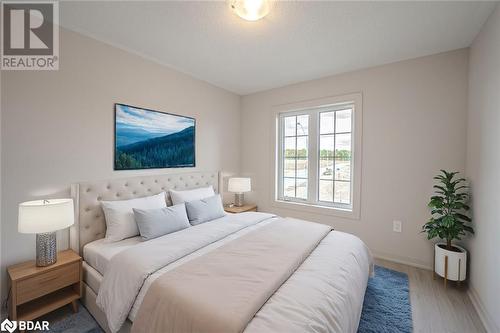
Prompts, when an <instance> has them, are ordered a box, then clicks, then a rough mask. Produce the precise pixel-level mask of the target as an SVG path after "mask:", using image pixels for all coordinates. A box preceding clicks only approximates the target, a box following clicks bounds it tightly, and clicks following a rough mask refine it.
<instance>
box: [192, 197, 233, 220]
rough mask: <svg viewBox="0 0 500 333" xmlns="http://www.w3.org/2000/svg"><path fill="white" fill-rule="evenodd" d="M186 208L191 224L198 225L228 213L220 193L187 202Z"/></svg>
mask: <svg viewBox="0 0 500 333" xmlns="http://www.w3.org/2000/svg"><path fill="white" fill-rule="evenodd" d="M185 204H186V210H187V214H188V217H189V223H191V225H197V224H201V223H204V222H208V221H211V220H214V219H216V218H219V217H223V216H225V215H226V213H225V212H224V208H223V207H222V199H221V197H220V194H216V195H214V196H213V197H209V198H205V199H201V200H194V201H189V202H186V203H185Z"/></svg>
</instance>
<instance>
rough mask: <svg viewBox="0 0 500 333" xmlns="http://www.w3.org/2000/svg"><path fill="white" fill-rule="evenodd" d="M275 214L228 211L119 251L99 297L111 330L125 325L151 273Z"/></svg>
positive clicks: (109, 266) (99, 305)
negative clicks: (214, 218) (230, 213)
mask: <svg viewBox="0 0 500 333" xmlns="http://www.w3.org/2000/svg"><path fill="white" fill-rule="evenodd" d="M273 216H274V215H271V214H266V213H256V212H254V213H247V214H234V215H226V216H224V217H222V218H220V219H218V220H216V221H215V220H214V221H210V222H207V223H202V224H199V225H197V226H193V227H190V228H187V229H183V230H181V231H178V232H174V233H171V234H168V235H165V236H161V237H158V238H155V239H152V240H149V241H147V242H142V243H140V244H137V245H135V246H133V247H132V248H129V249H127V250H124V251H122V252H120V253H118V254H117V255H115V256H114V257H113V258H112V259H111V261H110V262H109V265H108V267H107V269H106V274H104V278H103V280H102V283H101V286H100V288H99V293H98V294H97V299H96V303H97V306H98V307H99V308H100V309H101V310H102V311H104V313H105V314H106V319H107V321H108V326H109V328H110V330H111V332H117V331H118V330H119V329H120V327H121V326H122V325H123V323H124V322H125V320H126V319H127V317H128V315H129V313H130V310H131V309H132V307H133V305H134V302H135V300H136V298H137V295H138V294H139V292H140V290H141V288H142V286H143V284H144V282H145V281H146V279H147V278H148V277H149V276H150V275H151V274H153V273H155V272H157V271H158V270H159V269H162V268H164V267H165V266H167V265H169V264H172V263H173V262H175V261H177V260H179V259H181V258H183V257H185V256H187V255H189V254H192V253H193V252H195V251H197V250H200V249H201V248H204V247H206V246H208V245H210V244H212V243H214V242H217V241H219V240H221V239H223V238H225V237H227V236H229V235H231V234H234V233H236V232H238V231H240V230H243V229H245V228H247V227H249V226H252V225H256V224H258V223H259V222H262V221H264V220H267V219H269V218H271V217H273Z"/></svg>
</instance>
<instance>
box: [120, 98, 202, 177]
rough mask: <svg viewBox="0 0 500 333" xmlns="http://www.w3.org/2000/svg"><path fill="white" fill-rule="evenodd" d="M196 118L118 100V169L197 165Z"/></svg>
mask: <svg viewBox="0 0 500 333" xmlns="http://www.w3.org/2000/svg"><path fill="white" fill-rule="evenodd" d="M195 126H196V121H195V119H194V118H190V117H183V116H178V115H173V114H169V113H163V112H159V111H153V110H147V109H142V108H137V107H133V106H129V105H125V104H115V170H132V169H152V168H182V167H194V166H195Z"/></svg>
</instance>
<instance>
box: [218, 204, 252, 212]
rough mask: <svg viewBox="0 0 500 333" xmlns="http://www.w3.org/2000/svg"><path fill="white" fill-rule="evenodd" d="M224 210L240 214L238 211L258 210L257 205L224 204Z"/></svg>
mask: <svg viewBox="0 0 500 333" xmlns="http://www.w3.org/2000/svg"><path fill="white" fill-rule="evenodd" d="M224 210H225V211H226V212H228V213H233V214H238V213H243V212H256V211H257V205H243V206H241V207H236V206H233V207H229V206H224Z"/></svg>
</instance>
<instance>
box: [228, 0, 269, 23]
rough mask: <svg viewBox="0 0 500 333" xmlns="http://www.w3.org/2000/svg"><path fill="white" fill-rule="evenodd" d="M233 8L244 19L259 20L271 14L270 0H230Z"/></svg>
mask: <svg viewBox="0 0 500 333" xmlns="http://www.w3.org/2000/svg"><path fill="white" fill-rule="evenodd" d="M229 4H230V6H231V9H232V10H233V11H234V12H235V13H236V15H238V16H239V17H241V18H242V19H244V20H247V21H257V20H260V19H261V18H263V17H264V16H266V15H267V14H269V10H270V7H271V4H270V0H230V1H229Z"/></svg>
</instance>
